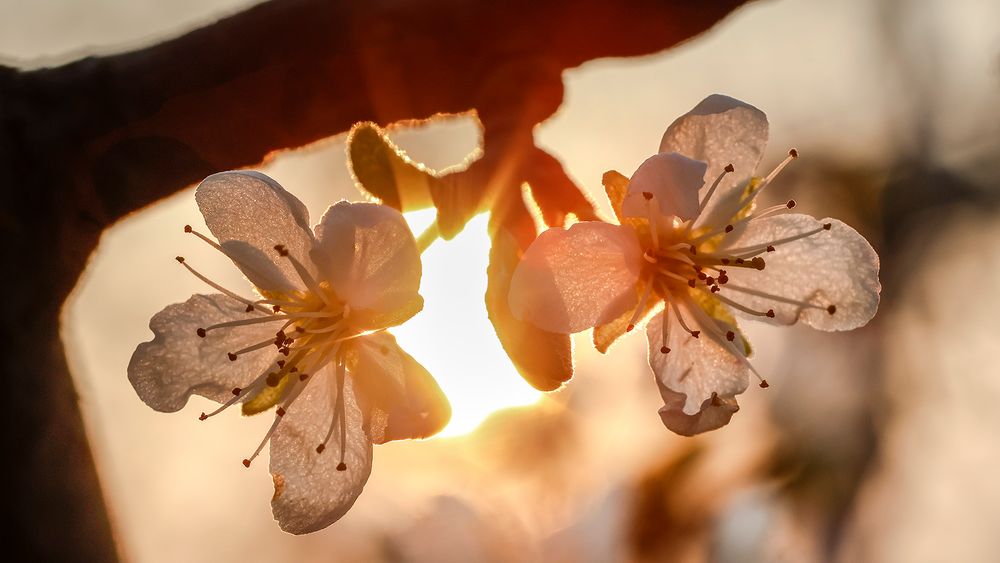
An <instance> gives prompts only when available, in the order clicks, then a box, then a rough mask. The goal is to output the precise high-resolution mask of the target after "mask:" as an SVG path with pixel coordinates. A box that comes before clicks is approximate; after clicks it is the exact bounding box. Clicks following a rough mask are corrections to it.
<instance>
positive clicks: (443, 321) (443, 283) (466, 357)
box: [393, 209, 542, 436]
mask: <svg viewBox="0 0 1000 563" xmlns="http://www.w3.org/2000/svg"><path fill="white" fill-rule="evenodd" d="M406 219H407V221H408V222H409V224H410V227H411V228H412V229H413V232H414V233H417V234H419V233H420V232H422V231H423V229H424V228H426V227H427V225H429V224H430V223H431V221H432V220H433V219H434V210H433V209H431V210H425V211H418V212H414V213H408V214H407V215H406ZM487 219H488V217H487V216H486V215H480V216H478V217H476V218H475V219H473V220H472V221H470V222H469V224H468V226H466V227H465V230H464V231H462V233H461V234H459V235H458V236H457V237H455V238H454V239H452V240H450V241H443V240H439V241H437V242H435V243H434V244H433V245H431V247H430V248H428V249H427V250H426V251H425V252H424V253H423V256H422V259H423V263H424V274H423V279H422V280H421V284H420V294H421V295H423V297H424V310H423V311H421V312H420V313H418V314H417V315H416V316H415V317H413V318H412V319H410V320H409V321H408V322H407V323H406V324H405V325H403V326H400V327H398V328H396V329H394V330H393V334H395V335H396V338H397V339H398V340H399V343H400V345H401V346H403V347H405V348H406V349H407V350H411V351H414V354H415V355H414V357H415V358H416V359H417V360H418V361H419V362H420V363H421V364H423V365H424V367H426V368H427V369H428V370H429V371H430V372H431V373H433V374H434V378H435V379H437V382H438V384H440V385H441V388H442V389H443V390H444V393H445V395H447V397H448V400H449V401H451V405H452V415H451V422H450V423H449V424H448V426H446V427H445V428H444V430H443V431H442V432H441V433H440V434H438V436H454V435H457V434H464V433H467V432H471V431H472V430H474V429H475V428H476V426H478V425H479V423H480V422H482V421H483V420H484V419H486V417H488V416H489V415H490V414H492V413H494V412H496V411H498V410H500V409H503V408H507V407H514V406H522V405H528V404H531V403H534V402H535V401H537V400H538V398H539V397H540V396H541V395H542V394H541V392H539V391H537V390H535V389H533V388H532V387H531V386H530V385H528V384H527V383H525V381H524V379H522V378H521V377H520V376H519V375H518V374H517V370H515V369H514V366H513V365H511V363H510V359H509V358H508V357H507V355H506V354H504V351H503V348H501V347H500V343H499V342H498V341H497V338H496V335H495V334H494V332H493V326H492V325H491V324H490V321H489V319H487V318H486V306H485V305H484V303H483V294H484V293H485V292H486V262H487V249H488V248H489V244H490V239H489V237H488V236H487V235H486V221H487Z"/></svg>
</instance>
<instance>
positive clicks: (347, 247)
mask: <svg viewBox="0 0 1000 563" xmlns="http://www.w3.org/2000/svg"><path fill="white" fill-rule="evenodd" d="M316 237H317V244H316V248H315V249H314V251H313V253H312V256H313V261H314V262H315V263H316V265H317V267H318V268H319V269H320V272H321V277H322V278H323V279H325V280H327V281H329V282H330V285H331V286H332V287H333V290H334V291H336V292H337V295H338V296H339V297H340V298H341V299H343V300H344V301H345V302H346V303H347V304H348V305H350V307H351V318H352V319H354V321H355V322H361V323H362V324H363V325H364V326H367V327H370V328H385V327H386V326H391V325H396V324H399V323H401V322H403V321H405V320H406V319H408V318H410V317H412V316H413V315H415V314H416V313H417V312H419V311H420V309H421V308H422V307H423V299H421V297H420V295H419V294H417V290H418V289H419V288H420V274H421V269H420V252H419V251H418V250H417V243H416V240H414V238H413V233H412V232H410V228H409V227H408V226H407V225H406V221H404V220H403V216H402V215H401V214H400V213H399V212H398V211H396V210H395V209H392V208H390V207H386V206H384V205H376V204H373V203H349V202H346V201H341V202H339V203H337V204H336V205H333V206H331V207H330V208H329V209H327V210H326V213H325V214H324V215H323V219H322V220H321V221H320V223H319V225H317V226H316Z"/></svg>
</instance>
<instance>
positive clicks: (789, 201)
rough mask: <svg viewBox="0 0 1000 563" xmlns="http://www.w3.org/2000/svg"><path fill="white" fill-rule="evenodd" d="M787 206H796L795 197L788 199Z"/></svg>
mask: <svg viewBox="0 0 1000 563" xmlns="http://www.w3.org/2000/svg"><path fill="white" fill-rule="evenodd" d="M785 207H787V208H789V209H791V208H793V207H795V200H794V199H790V200H788V203H786V204H785Z"/></svg>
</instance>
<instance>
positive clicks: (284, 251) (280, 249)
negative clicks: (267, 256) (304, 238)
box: [274, 244, 333, 307]
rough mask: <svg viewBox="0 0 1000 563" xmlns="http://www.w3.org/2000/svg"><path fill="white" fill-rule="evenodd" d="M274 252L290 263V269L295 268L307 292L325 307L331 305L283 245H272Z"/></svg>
mask: <svg viewBox="0 0 1000 563" xmlns="http://www.w3.org/2000/svg"><path fill="white" fill-rule="evenodd" d="M274 250H276V251H277V252H278V254H279V255H280V256H282V257H283V258H287V259H288V261H289V262H291V263H292V267H293V268H295V273H297V274H298V275H299V278H300V279H301V280H302V283H304V284H305V285H306V287H308V288H309V291H311V292H313V293H314V294H316V295H317V296H318V297H319V298H320V299H322V300H323V303H324V304H325V305H326V306H328V307H329V306H331V305H333V304H332V303H331V302H330V299H329V297H327V296H326V293H325V292H324V291H323V290H322V289H320V287H319V284H318V283H316V280H315V279H313V277H312V275H311V274H310V273H309V270H307V269H306V267H305V266H303V265H302V262H299V261H298V259H296V258H295V257H294V256H292V255H291V253H289V252H288V248H286V247H285V245H283V244H276V245H274Z"/></svg>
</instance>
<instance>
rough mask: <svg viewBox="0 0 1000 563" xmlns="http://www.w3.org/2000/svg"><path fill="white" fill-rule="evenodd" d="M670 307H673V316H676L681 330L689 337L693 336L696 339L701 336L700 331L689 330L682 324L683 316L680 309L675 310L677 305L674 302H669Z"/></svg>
mask: <svg viewBox="0 0 1000 563" xmlns="http://www.w3.org/2000/svg"><path fill="white" fill-rule="evenodd" d="M670 306H671V307H673V309H674V314H675V315H677V322H678V323H680V325H681V328H683V329H684V330H685V331H686V332H687V333H688V334H690V335H691V336H693V337H695V338H698V336H699V335H700V334H701V331H700V330H691V328H690V327H688V325H687V323H686V322H684V316H683V315H681V311H680V309H678V308H677V303H676V302H675V301H673V300H671V301H670Z"/></svg>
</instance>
